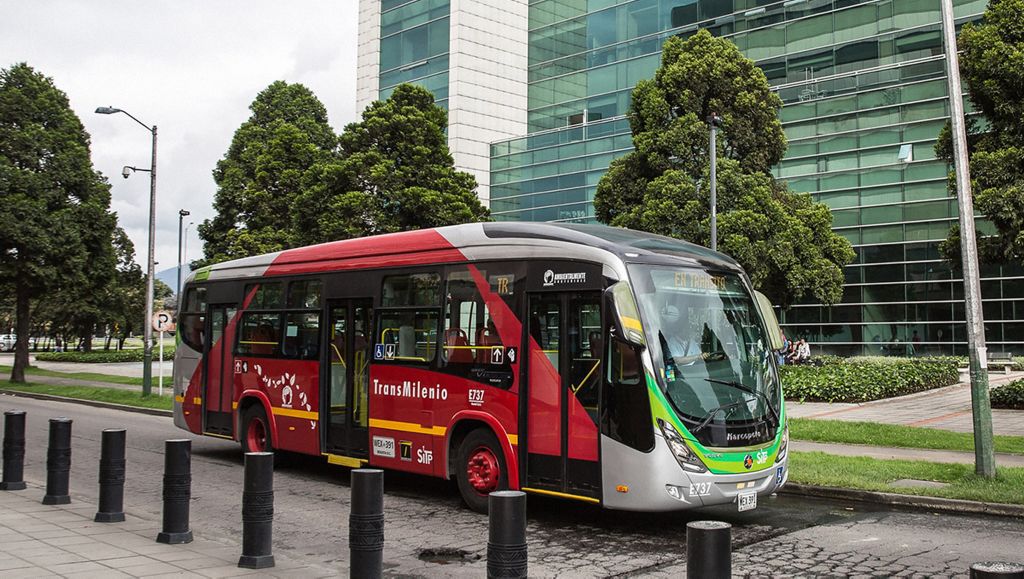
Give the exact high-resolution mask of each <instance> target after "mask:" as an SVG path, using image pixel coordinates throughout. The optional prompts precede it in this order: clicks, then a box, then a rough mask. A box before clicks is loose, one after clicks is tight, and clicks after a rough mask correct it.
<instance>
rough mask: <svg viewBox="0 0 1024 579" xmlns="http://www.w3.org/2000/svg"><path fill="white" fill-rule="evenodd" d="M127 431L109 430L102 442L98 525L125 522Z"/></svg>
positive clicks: (104, 433)
mask: <svg viewBox="0 0 1024 579" xmlns="http://www.w3.org/2000/svg"><path fill="white" fill-rule="evenodd" d="M125 434H126V432H125V430H124V429H123V428H119V429H115V428H108V429H106V430H104V431H103V433H102V440H101V442H100V481H99V482H100V505H99V508H98V510H97V511H96V518H95V519H93V520H94V521H96V522H97V523H120V522H122V521H124V472H125V458H124V452H125Z"/></svg>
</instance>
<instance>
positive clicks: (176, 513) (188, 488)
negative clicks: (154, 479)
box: [156, 439, 192, 545]
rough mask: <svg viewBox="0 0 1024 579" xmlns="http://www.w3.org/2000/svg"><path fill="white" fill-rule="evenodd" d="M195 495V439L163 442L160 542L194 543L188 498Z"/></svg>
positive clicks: (157, 537) (158, 538)
mask: <svg viewBox="0 0 1024 579" xmlns="http://www.w3.org/2000/svg"><path fill="white" fill-rule="evenodd" d="M191 498H192V441H191V440H187V439H179V440H167V441H165V442H164V517H163V530H162V531H160V533H159V534H157V536H156V542H157V543H167V544H168V545H178V544H181V543H191V542H192V529H190V528H189V526H188V501H189V499H191Z"/></svg>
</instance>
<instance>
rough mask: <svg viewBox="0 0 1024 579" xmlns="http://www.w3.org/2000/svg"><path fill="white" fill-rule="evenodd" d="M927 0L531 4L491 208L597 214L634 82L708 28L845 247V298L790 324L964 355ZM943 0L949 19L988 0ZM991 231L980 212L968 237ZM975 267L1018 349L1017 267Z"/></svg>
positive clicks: (816, 338)
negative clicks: (513, 116) (757, 70)
mask: <svg viewBox="0 0 1024 579" xmlns="http://www.w3.org/2000/svg"><path fill="white" fill-rule="evenodd" d="M419 1H424V0H419ZM939 6H940V5H939V0H873V1H871V0H788V1H784V2H780V1H765V0H537V1H535V2H533V3H531V4H530V20H529V41H530V44H529V51H530V52H529V87H528V90H529V93H528V94H529V110H528V123H529V124H528V126H529V134H528V135H526V136H523V137H521V138H516V139H512V140H508V141H502V142H498V143H494V144H492V146H491V210H492V212H493V214H494V217H495V218H496V219H499V220H524V221H582V222H586V221H593V220H594V212H593V198H594V192H595V190H596V188H597V183H598V181H599V180H600V178H601V176H602V175H603V174H604V172H605V171H606V169H607V167H608V164H609V163H610V162H611V160H612V159H614V158H616V157H618V156H621V155H622V154H624V153H626V152H628V151H630V150H631V148H632V140H631V135H630V132H629V123H628V122H627V121H626V119H625V117H624V115H625V113H626V111H627V109H628V106H629V98H630V94H629V93H630V91H631V90H632V88H633V86H634V85H635V84H636V83H637V81H639V80H640V79H643V78H650V77H652V76H653V75H654V72H655V70H656V69H657V67H658V64H659V60H660V49H661V45H662V43H663V42H664V41H665V39H667V38H669V37H670V36H673V35H679V36H683V37H686V36H689V35H691V34H693V33H694V32H695V31H696V30H697V29H699V28H706V29H708V30H710V31H711V32H712V33H713V34H715V35H718V36H726V37H728V38H729V39H730V40H732V41H733V42H735V43H736V44H737V45H738V46H739V48H740V50H741V51H742V52H743V53H744V54H745V55H747V56H748V57H749V58H752V59H754V60H755V61H756V62H757V64H758V65H759V66H760V67H761V68H762V69H763V70H764V71H765V73H766V75H767V77H768V79H769V82H770V83H771V85H772V87H773V89H774V90H776V91H777V92H778V94H779V95H780V97H781V98H782V100H783V103H784V107H783V109H782V111H781V113H780V116H781V120H782V122H783V127H784V129H785V132H786V136H787V138H788V140H789V149H788V151H787V153H786V156H785V158H784V159H783V160H782V161H781V162H780V163H779V165H778V166H777V167H775V168H774V173H775V176H776V177H777V178H779V179H784V180H786V181H788V182H789V185H790V187H791V189H793V190H795V191H801V192H807V193H809V194H811V195H812V197H814V198H815V199H816V200H817V201H820V202H823V203H826V204H827V205H828V206H829V207H830V208H831V209H832V212H833V218H834V229H835V231H836V232H837V233H839V234H840V235H843V236H844V237H846V238H847V239H849V240H850V242H851V243H852V244H853V246H854V248H855V249H856V251H857V258H856V259H855V261H854V263H853V264H851V265H850V266H849V267H847V268H846V271H845V274H846V286H845V291H844V295H843V299H842V303H841V304H838V305H836V306H833V307H823V306H820V305H816V304H813V303H807V304H800V305H797V306H794V307H793V308H791V309H790V310H788V311H786V312H783V315H782V319H781V321H782V323H783V326H784V327H785V328H786V330H787V333H788V335H790V336H794V337H806V338H807V339H808V340H810V341H811V342H813V343H814V344H815V345H816V346H820V349H819V351H824V352H832V353H838V354H861V353H867V354H896V353H901V354H906V353H909V352H911V351H913V353H916V354H922V353H929V354H930V353H958V354H963V353H966V345H965V344H966V329H965V325H964V323H963V320H964V311H963V308H964V304H963V285H962V281H961V280H960V279H959V278H958V274H957V273H956V272H954V271H951V270H950V268H949V266H948V265H947V264H946V263H945V262H944V261H943V260H942V259H941V257H940V255H939V250H938V244H939V242H940V241H941V240H943V239H945V237H946V234H947V232H948V229H949V226H950V225H951V224H952V223H955V221H956V219H957V207H956V201H955V199H952V198H951V197H949V196H948V194H947V191H946V175H947V171H948V167H947V166H946V164H945V163H944V162H943V161H941V160H939V159H936V158H935V152H934V144H935V140H936V137H937V135H938V133H939V130H940V129H941V128H942V126H943V125H944V124H945V122H946V119H947V118H948V115H949V107H948V100H947V88H946V74H945V58H944V56H943V44H942V35H941V15H940V11H939ZM954 6H955V12H956V17H957V22H958V23H961V24H962V23H963V22H965V21H969V20H974V19H977V18H979V17H980V16H981V14H982V13H983V12H984V10H985V6H986V2H985V0H954ZM382 86H383V83H382ZM968 107H969V104H968ZM968 111H969V109H968ZM988 227H989V225H988V224H987V223H985V222H979V233H983V232H984V231H986V230H987V228H988ZM982 273H983V275H984V281H983V282H982V293H983V298H984V309H985V319H986V335H987V338H988V341H989V350H990V351H1004V350H1005V351H1014V352H1015V353H1020V352H1019V351H1018V350H1020V347H1021V345H1022V344H1021V342H1024V300H1022V298H1024V271H1022V269H1021V268H1020V267H1004V268H998V267H995V268H992V267H990V268H983V272H982Z"/></svg>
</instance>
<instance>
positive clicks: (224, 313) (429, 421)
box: [174, 223, 788, 511]
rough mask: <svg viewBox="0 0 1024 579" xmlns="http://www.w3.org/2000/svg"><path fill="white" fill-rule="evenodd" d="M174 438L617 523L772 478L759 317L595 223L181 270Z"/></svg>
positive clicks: (692, 267) (731, 296)
mask: <svg viewBox="0 0 1024 579" xmlns="http://www.w3.org/2000/svg"><path fill="white" fill-rule="evenodd" d="M182 294H183V299H182V301H181V303H180V305H179V312H180V313H179V320H178V327H179V330H178V337H179V345H178V349H177V353H176V354H175V360H174V394H175V402H174V423H175V424H176V425H177V426H179V427H181V428H183V429H186V430H188V431H190V432H193V433H196V434H206V435H210V436H216V437H221V438H227V439H232V440H236V441H238V442H240V443H241V447H242V449H243V450H244V451H257V450H261V451H269V450H274V451H290V452H297V453H304V454H312V455H323V456H325V457H326V459H327V460H328V461H329V462H330V463H333V464H340V465H345V466H350V467H359V466H363V465H370V466H373V467H382V468H389V469H395V470H402V471H408V472H413V473H420V474H424V475H429V476H435V477H443V478H446V479H452V478H454V479H455V480H456V481H457V482H458V487H459V490H460V492H461V494H462V496H463V498H464V499H465V501H466V503H467V504H468V505H469V506H470V507H471V508H474V509H477V510H485V509H486V499H487V494H488V493H489V492H491V491H493V490H496V489H504V488H511V489H522V490H524V491H527V492H532V493H540V494H544V495H551V496H557V497H564V498H569V499H577V500H581V501H587V502H590V503H594V504H600V505H602V506H604V507H607V508H611V509H627V510H636V511H666V510H673V509H686V508H692V507H699V506H703V505H712V504H721V503H730V502H732V503H735V504H737V507H738V508H739V509H740V510H746V509H750V508H754V507H756V505H757V497H758V496H761V495H764V494H767V493H772V492H775V491H776V490H777V489H778V488H779V487H781V486H782V485H783V484H785V482H786V479H787V476H788V472H787V469H786V445H787V439H788V429H787V427H786V412H785V407H784V404H783V399H782V391H781V385H780V382H779V377H778V370H777V368H776V366H775V356H774V353H773V351H774V349H777V348H778V346H779V342H780V341H781V338H780V332H779V328H778V322H777V321H776V320H775V315H774V313H773V312H772V309H771V304H770V303H768V301H767V300H766V299H765V298H764V296H762V295H761V294H758V293H757V292H755V291H754V290H753V288H752V287H751V284H750V280H749V279H748V278H747V276H746V275H745V274H744V272H743V270H742V269H741V268H740V267H739V266H738V265H737V264H736V262H734V261H733V260H732V259H730V258H729V257H728V256H725V255H723V254H720V253H716V252H713V251H711V250H709V249H706V248H703V247H699V246H696V245H693V244H689V243H685V242H682V241H679V240H675V239H670V238H666V237H660V236H655V235H651V234H647V233H641V232H636V231H630V230H626V229H619V228H612V227H605V226H599V225H564V224H542V223H482V224H467V225H458V226H452V227H443V228H438V229H428V230H420V231H410V232H404V233H395V234H389V235H381V236H376V237H369V238H362V239H352V240H344V241H337V242H332V243H326V244H322V245H316V246H311V247H304V248H299V249H291V250H287V251H282V252H278V253H272V254H267V255H262V256H257V257H251V258H246V259H240V260H235V261H230V262H225V263H220V264H217V265H213V266H210V267H207V268H203V269H201V270H198V271H196V272H194V273H193V274H192V275H191V276H190V277H189V279H188V280H187V283H186V285H185V288H184V291H183V292H182Z"/></svg>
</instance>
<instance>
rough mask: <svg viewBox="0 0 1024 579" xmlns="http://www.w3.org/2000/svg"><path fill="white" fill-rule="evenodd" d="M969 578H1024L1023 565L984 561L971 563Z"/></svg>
mask: <svg viewBox="0 0 1024 579" xmlns="http://www.w3.org/2000/svg"><path fill="white" fill-rule="evenodd" d="M971 579H1024V565H1021V564H1019V563H1000V562H997V561H986V562H984V563H975V564H974V565H971Z"/></svg>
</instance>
